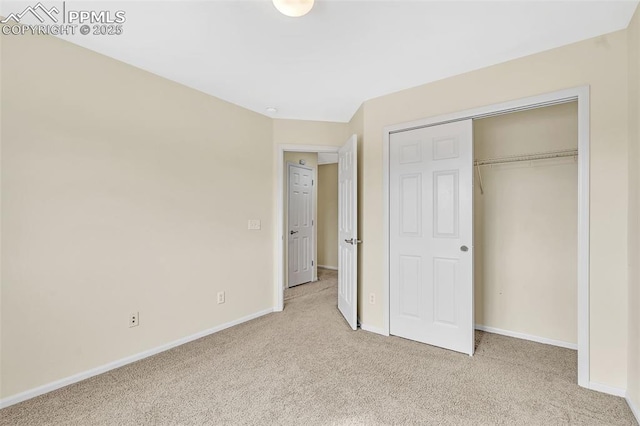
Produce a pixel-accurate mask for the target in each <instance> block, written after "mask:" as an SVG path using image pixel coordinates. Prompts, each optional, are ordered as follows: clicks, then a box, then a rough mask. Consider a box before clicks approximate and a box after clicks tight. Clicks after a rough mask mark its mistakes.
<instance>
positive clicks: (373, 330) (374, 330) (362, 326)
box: [360, 323, 388, 336]
mask: <svg viewBox="0 0 640 426" xmlns="http://www.w3.org/2000/svg"><path fill="white" fill-rule="evenodd" d="M360 329H362V330H364V331H368V332H370V333H376V334H382V335H383V336H388V334H387V333H386V332H385V331H384V329H382V328H379V327H373V326H370V325H367V324H362V323H360Z"/></svg>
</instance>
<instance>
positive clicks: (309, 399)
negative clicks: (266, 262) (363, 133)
mask: <svg viewBox="0 0 640 426" xmlns="http://www.w3.org/2000/svg"><path fill="white" fill-rule="evenodd" d="M325 278H326V276H325ZM327 280H328V279H325V283H323V284H320V285H317V286H316V287H307V288H306V290H305V291H306V294H297V295H294V296H296V297H289V298H288V300H287V301H286V304H285V310H284V312H282V313H274V314H269V315H267V316H264V317H262V318H259V319H256V320H253V321H250V322H248V323H245V324H241V325H239V326H236V327H233V328H230V329H227V330H224V331H221V332H219V333H217V334H214V335H211V336H209V337H205V338H202V339H200V340H197V341H194V342H191V343H188V344H185V345H183V346H180V347H177V348H175V349H172V350H169V351H167V352H164V353H161V354H158V355H156V356H154V357H151V358H147V359H145V360H142V361H139V362H136V363H134V364H130V365H127V366H125V367H122V368H119V369H117V370H114V371H111V372H108V373H105V374H102V375H100V376H97V377H93V378H91V379H88V380H86V381H84V382H81V383H77V384H75V385H71V386H68V387H66V388H63V389H60V390H57V391H55V392H52V393H49V394H47V395H43V396H40V397H38V398H35V399H32V400H30V401H26V402H24V403H21V404H18V405H15V406H12V407H9V408H6V409H4V410H2V411H0V424H2V425H45V424H46V425H218V424H239V425H271V424H278V425H292V424H298V425H390V424H395V425H398V424H424V425H475V424H481V425H560V424H576V425H577V424H587V425H634V424H636V423H635V420H634V418H633V416H632V414H631V411H630V410H629V408H628V407H627V405H626V403H625V401H624V400H623V399H622V398H617V397H613V396H609V395H605V394H602V393H598V392H594V391H590V390H586V389H582V388H580V387H578V385H577V384H576V352H575V351H572V350H568V349H562V348H557V347H553V346H547V345H542V344H538V343H533V342H528V341H524V340H518V339H513V338H509V337H503V336H498V335H495V334H489V333H481V332H478V333H477V334H476V341H477V352H476V355H475V356H473V357H469V356H467V355H462V354H457V353H454V352H450V351H447V350H443V349H438V348H435V347H431V346H428V345H424V344H420V343H416V342H412V341H409V340H404V339H401V338H397V337H383V336H379V335H376V334H372V333H369V332H366V331H362V330H358V331H352V330H351V329H349V327H348V326H347V324H346V322H345V321H344V319H343V318H342V317H341V316H340V314H339V312H338V311H337V309H336V298H337V290H336V285H335V278H333V280H332V281H333V282H332V285H328V286H327V285H326V284H327V283H326V281H327ZM320 282H322V280H321V281H320ZM314 284H315V283H314ZM311 285H312V286H313V284H311ZM313 289H317V290H318V291H312V290H313ZM302 292H303V291H302V290H298V293H302ZM289 296H291V294H290V295H289Z"/></svg>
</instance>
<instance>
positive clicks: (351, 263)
mask: <svg viewBox="0 0 640 426" xmlns="http://www.w3.org/2000/svg"><path fill="white" fill-rule="evenodd" d="M357 149H358V138H357V136H356V135H353V136H351V137H350V138H349V140H348V141H347V143H346V144H345V145H344V146H343V147H342V148H340V151H339V154H338V309H340V312H341V313H342V315H344V318H345V319H346V320H347V322H348V323H349V325H350V326H351V328H352V329H354V330H355V329H356V328H358V243H360V241H359V240H358V235H357V234H358V152H357Z"/></svg>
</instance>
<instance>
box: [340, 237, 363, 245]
mask: <svg viewBox="0 0 640 426" xmlns="http://www.w3.org/2000/svg"><path fill="white" fill-rule="evenodd" d="M344 242H345V243H348V244H352V245H355V244H360V243H362V241H361V240H357V239H356V240H354V239H353V238H349V239H348V240H344Z"/></svg>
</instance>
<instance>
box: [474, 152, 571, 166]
mask: <svg viewBox="0 0 640 426" xmlns="http://www.w3.org/2000/svg"><path fill="white" fill-rule="evenodd" d="M577 156H578V150H577V149H566V150H562V151H549V152H538V153H535V154H525V155H513V156H510V157H500V158H488V159H486V160H476V161H474V163H473V164H474V166H488V165H491V164H504V163H514V162H517V161H533V160H548V159H551V158H560V157H577Z"/></svg>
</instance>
